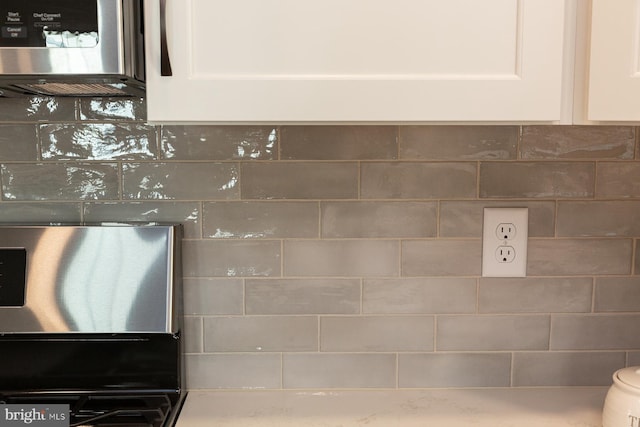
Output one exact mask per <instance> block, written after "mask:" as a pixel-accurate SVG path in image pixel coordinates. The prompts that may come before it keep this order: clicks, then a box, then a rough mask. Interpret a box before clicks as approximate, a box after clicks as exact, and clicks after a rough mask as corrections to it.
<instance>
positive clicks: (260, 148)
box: [160, 125, 278, 160]
mask: <svg viewBox="0 0 640 427" xmlns="http://www.w3.org/2000/svg"><path fill="white" fill-rule="evenodd" d="M160 147H161V153H162V154H161V155H162V158H163V159H174V160H235V159H237V160H272V159H275V158H276V156H277V152H278V132H277V129H276V128H275V127H273V126H207V125H191V126H182V125H163V126H162V130H161V135H160Z"/></svg>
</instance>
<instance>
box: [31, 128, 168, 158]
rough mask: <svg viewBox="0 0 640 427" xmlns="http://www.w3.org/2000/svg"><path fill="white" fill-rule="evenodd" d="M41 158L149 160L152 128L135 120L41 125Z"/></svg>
mask: <svg viewBox="0 0 640 427" xmlns="http://www.w3.org/2000/svg"><path fill="white" fill-rule="evenodd" d="M40 143H41V150H42V159H44V160H70V159H78V160H117V159H123V160H152V159H156V158H157V151H158V149H157V146H156V132H155V128H153V127H151V126H147V125H143V124H134V123H117V124H116V123H91V124H88V123H86V124H44V125H40Z"/></svg>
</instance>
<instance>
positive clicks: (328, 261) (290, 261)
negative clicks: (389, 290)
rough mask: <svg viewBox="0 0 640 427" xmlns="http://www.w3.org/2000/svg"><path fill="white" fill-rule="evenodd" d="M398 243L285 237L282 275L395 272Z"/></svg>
mask: <svg viewBox="0 0 640 427" xmlns="http://www.w3.org/2000/svg"><path fill="white" fill-rule="evenodd" d="M399 251H400V245H399V243H398V242H397V241H393V240H372V239H367V240H287V241H285V242H284V275H285V276H305V277H308V276H330V277H353V276H356V277H360V276H364V277H380V276H398V274H399V271H400V270H399V267H400V266H399V264H398V257H399Z"/></svg>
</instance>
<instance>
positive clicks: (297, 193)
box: [241, 162, 358, 199]
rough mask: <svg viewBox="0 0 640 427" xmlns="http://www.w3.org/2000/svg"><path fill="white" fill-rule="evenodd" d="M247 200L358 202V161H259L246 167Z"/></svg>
mask: <svg viewBox="0 0 640 427" xmlns="http://www.w3.org/2000/svg"><path fill="white" fill-rule="evenodd" d="M241 173H242V182H241V184H242V198H243V199H354V198H357V197H358V164H357V163H354V162H344V163H341V162H336V163H330V162H291V163H289V162H256V163H243V164H242V169H241Z"/></svg>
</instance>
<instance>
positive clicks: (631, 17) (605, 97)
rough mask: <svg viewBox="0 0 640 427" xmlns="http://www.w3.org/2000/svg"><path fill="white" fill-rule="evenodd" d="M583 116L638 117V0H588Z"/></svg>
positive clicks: (639, 17)
mask: <svg viewBox="0 0 640 427" xmlns="http://www.w3.org/2000/svg"><path fill="white" fill-rule="evenodd" d="M588 81H589V85H588V101H587V118H588V119H589V120H594V121H640V0H592V5H591V41H590V60H589V79H588Z"/></svg>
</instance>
